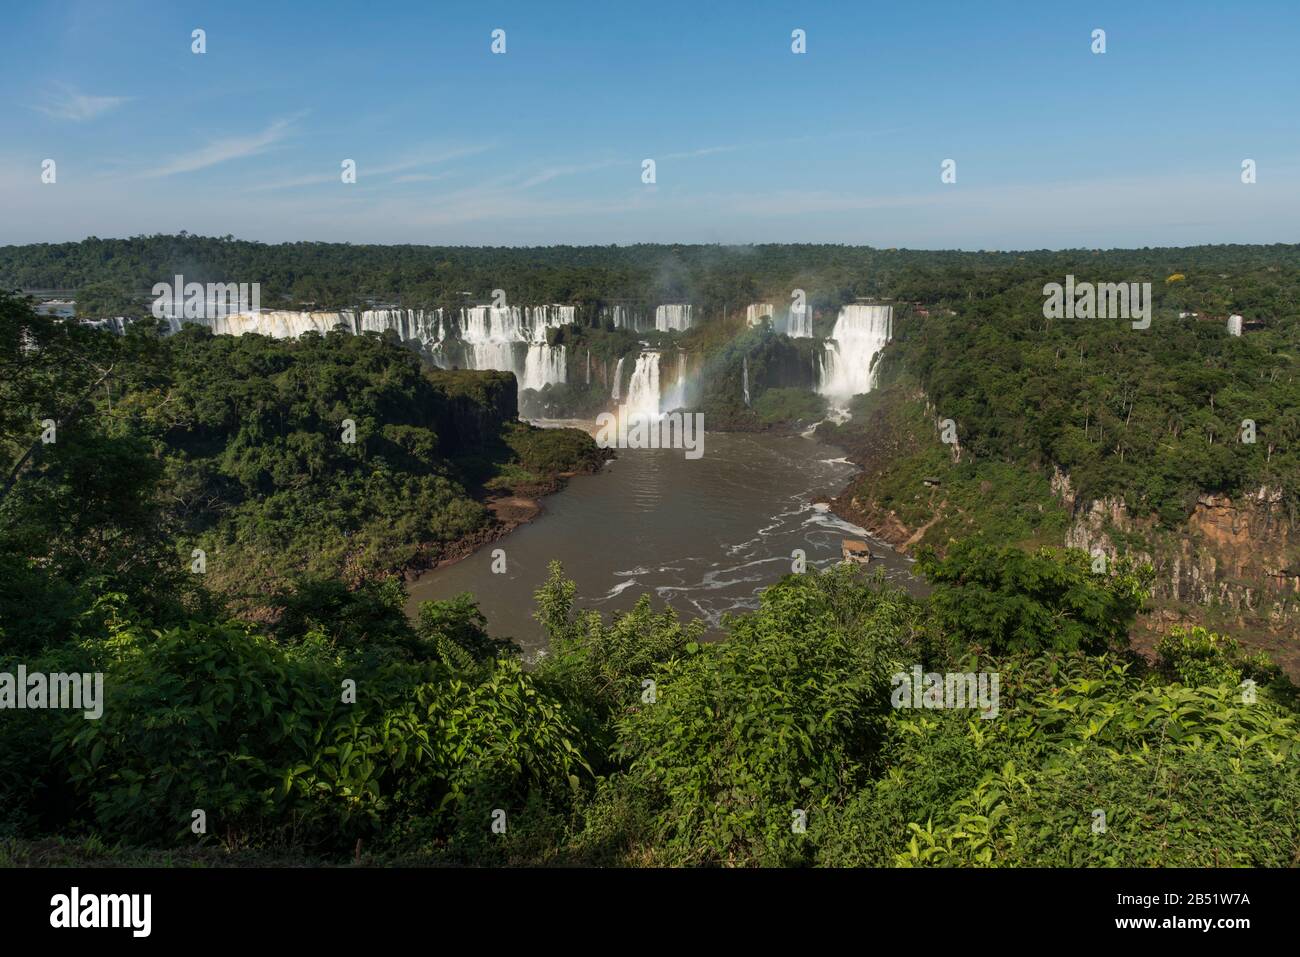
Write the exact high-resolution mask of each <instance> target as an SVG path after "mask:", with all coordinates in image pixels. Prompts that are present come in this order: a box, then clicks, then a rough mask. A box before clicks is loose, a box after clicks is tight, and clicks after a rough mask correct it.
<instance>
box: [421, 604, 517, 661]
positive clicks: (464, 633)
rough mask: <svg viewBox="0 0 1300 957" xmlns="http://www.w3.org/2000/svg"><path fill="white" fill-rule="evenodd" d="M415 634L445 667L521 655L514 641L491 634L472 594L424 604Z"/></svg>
mask: <svg viewBox="0 0 1300 957" xmlns="http://www.w3.org/2000/svg"><path fill="white" fill-rule="evenodd" d="M415 631H416V634H418V635H419V636H420V639H421V640H422V641H424V642H425V644H426V646H428V647H430V648H432V649H433V650H434V654H435V655H436V656H437V657H438V658H439V659H441V660H442V661H443V662H444V663H445V664H447V665H451V666H454V667H458V668H462V669H467V668H469V667H471V666H472V665H474V664H481V663H483V662H485V661H489V660H491V659H493V658H505V657H509V656H511V655H517V654H518V653H519V646H518V645H516V644H515V643H514V642H513V641H511V640H510V639H508V638H492V637H491V636H490V635H488V631H487V619H486V618H484V617H483V613H482V612H481V611H479V609H478V604H477V603H476V602H475V601H474V596H473V595H471V594H470V593H469V592H462V593H461V594H459V595H457V596H456V597H455V598H449V599H447V600H446V601H423V602H420V610H419V613H418V614H417V616H416V622H415Z"/></svg>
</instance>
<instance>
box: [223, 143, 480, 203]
mask: <svg viewBox="0 0 1300 957" xmlns="http://www.w3.org/2000/svg"><path fill="white" fill-rule="evenodd" d="M488 149H490V147H489V146H486V145H482V146H456V147H451V148H448V149H441V150H435V151H432V152H422V153H418V154H415V155H408V156H405V157H403V158H401V159H398V160H394V161H393V162H391V163H384V164H381V165H379V166H369V165H367V164H366V163H365V162H364V159H359V160H358V162H357V180H358V182H365V181H368V180H369V179H370V178H371V177H386V176H392V174H394V173H406V171H407V170H418V169H420V168H421V167H424V166H434V165H437V164H438V163H446V162H449V161H451V160H454V159H461V158H463V157H466V156H474V155H476V154H478V153H482V152H484V151H485V150H488ZM336 165H337V164H336ZM447 175H448V174H447V173H437V174H434V173H410V174H407V175H404V176H396V177H393V178H392V179H390V180H388V182H390V183H420V182H430V181H433V180H438V179H443V178H444V177H446V176H447ZM337 182H339V172H338V170H334V171H331V172H329V173H315V174H312V175H310V176H298V177H295V178H293V179H282V180H277V181H275V182H272V183H263V184H261V185H260V186H253V187H250V188H249V189H248V190H247V192H253V193H260V192H265V191H267V190H276V191H279V190H285V189H297V188H299V187H302V186H321V185H324V184H326V183H337Z"/></svg>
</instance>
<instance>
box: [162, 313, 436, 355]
mask: <svg viewBox="0 0 1300 957" xmlns="http://www.w3.org/2000/svg"><path fill="white" fill-rule="evenodd" d="M186 322H193V323H196V324H198V325H203V326H207V327H208V328H209V329H211V330H212V332H213V334H214V335H218V336H242V335H245V334H247V333H256V334H257V335H261V336H270V337H271V338H272V339H296V338H298V337H299V336H301V335H302V334H303V333H305V332H318V333H320V334H321V335H324V334H325V333H327V332H331V331H332V330H334V329H336V328H338V327H340V326H341V327H342V328H344V329H345V330H347V331H348V332H351V333H360V332H380V333H383V332H387V331H388V330H390V329H391V330H392V331H394V332H396V333H397V335H398V336H399V337H400V338H402V339H407V340H410V339H414V340H417V341H419V342H420V344H421V345H424V346H428V347H430V348H432V347H433V346H436V345H437V344H438V343H440V342H442V340H443V339H444V338H445V337H446V326H445V324H444V323H443V321H442V310H441V309H367V310H364V311H363V312H362V313H361V315H360V317H358V316H357V313H356V311H355V310H352V309H344V310H341V311H340V312H296V311H292V310H287V309H266V310H261V311H259V312H233V313H230V314H229V315H224V316H223V315H216V316H214V317H213V318H209V319H168V324H169V325H170V326H171V327H172V331H179V329H180V327H181V325H182V323H186Z"/></svg>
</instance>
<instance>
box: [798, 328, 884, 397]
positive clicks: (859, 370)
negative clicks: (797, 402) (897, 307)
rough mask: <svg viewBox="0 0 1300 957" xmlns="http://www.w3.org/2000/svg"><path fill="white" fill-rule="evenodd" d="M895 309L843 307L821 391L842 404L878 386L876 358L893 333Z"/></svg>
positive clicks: (819, 385)
mask: <svg viewBox="0 0 1300 957" xmlns="http://www.w3.org/2000/svg"><path fill="white" fill-rule="evenodd" d="M893 320H894V309H893V307H892V306H863V305H851V306H843V307H842V308H841V309H840V314H839V316H838V317H836V319H835V329H834V330H833V331H832V333H831V338H830V339H829V340H827V342H826V343H825V348H824V352H823V354H822V365H821V369H820V370H818V376H817V391H818V392H820V393H821V394H822V395H824V396H827V397H828V398H831V399H833V400H837V401H840V402H847V401H848V399H849V398H851V397H852V396H855V395H859V394H861V393H863V392H870V391H871V390H872V388H874V386H875V384H876V370H875V369H874V368H873V363H874V362H875V359H876V355H877V354H878V353H879V352H880V350H881V349H882V348H884V346H885V343H887V342H888V341H889V338H890V335H891V334H892V332H893V328H892V327H893Z"/></svg>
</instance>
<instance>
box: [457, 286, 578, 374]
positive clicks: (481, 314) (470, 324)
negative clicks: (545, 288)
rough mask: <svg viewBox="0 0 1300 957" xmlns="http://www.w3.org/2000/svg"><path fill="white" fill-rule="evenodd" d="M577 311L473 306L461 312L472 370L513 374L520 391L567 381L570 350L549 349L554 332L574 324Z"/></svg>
mask: <svg viewBox="0 0 1300 957" xmlns="http://www.w3.org/2000/svg"><path fill="white" fill-rule="evenodd" d="M575 316H576V307H574V306H502V307H494V306H471V307H470V308H468V309H462V310H461V326H460V337H461V338H462V339H463V340H464V341H465V362H466V364H467V365H468V366H469V367H470V368H471V369H496V370H498V371H501V372H513V373H514V374H515V377H516V378H517V379H518V380H519V388H520V389H521V390H522V389H540V388H542V387H543V386H545V385H552V384H555V383H561V382H565V381H566V379H567V372H566V358H565V350H564V346H551V345H547V342H546V332H547V330H548V329H558V328H559V327H560V326H563V325H568V324H572V323H573V322H574V319H575Z"/></svg>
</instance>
